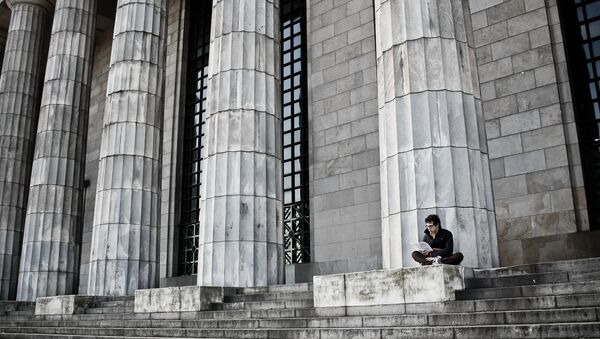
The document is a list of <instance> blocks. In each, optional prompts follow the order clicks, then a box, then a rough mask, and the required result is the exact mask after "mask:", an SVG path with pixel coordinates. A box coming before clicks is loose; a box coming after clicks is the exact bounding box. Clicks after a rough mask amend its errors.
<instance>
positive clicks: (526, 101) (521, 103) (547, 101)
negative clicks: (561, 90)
mask: <svg viewBox="0 0 600 339" xmlns="http://www.w3.org/2000/svg"><path fill="white" fill-rule="evenodd" d="M558 102H559V97H558V88H557V86H556V85H554V84H552V85H548V86H544V87H538V88H536V89H532V90H529V91H526V92H522V93H519V94H517V107H518V108H519V111H521V112H523V111H528V110H531V109H534V108H539V107H544V106H550V105H552V104H556V103H558Z"/></svg>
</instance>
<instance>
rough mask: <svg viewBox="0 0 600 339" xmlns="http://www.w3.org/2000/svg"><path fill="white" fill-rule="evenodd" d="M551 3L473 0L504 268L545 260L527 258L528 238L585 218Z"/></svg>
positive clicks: (570, 227)
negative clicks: (578, 194)
mask: <svg viewBox="0 0 600 339" xmlns="http://www.w3.org/2000/svg"><path fill="white" fill-rule="evenodd" d="M552 2H553V1H549V3H548V5H549V6H547V4H546V3H545V1H544V0H505V1H502V0H471V1H470V3H471V13H472V22H473V29H474V38H475V46H476V54H477V62H478V67H479V77H480V82H481V93H482V100H483V110H484V117H485V121H486V124H485V127H486V133H487V138H488V146H489V158H490V168H491V176H492V183H493V190H494V200H495V206H496V216H497V221H498V242H499V252H500V260H501V265H511V264H519V263H522V262H527V261H530V260H535V261H543V260H547V259H548V258H544V257H543V256H542V257H537V258H535V259H533V258H531V255H530V254H529V253H528V252H529V251H532V250H534V251H535V250H536V249H535V248H532V246H530V245H531V244H533V243H531V241H530V240H533V239H540V238H543V237H547V236H552V235H557V234H568V233H574V232H577V230H578V227H577V220H579V224H580V225H581V224H585V223H586V221H584V220H583V219H584V218H582V216H583V215H585V213H581V211H578V209H576V207H575V201H578V202H579V201H581V200H580V199H577V200H576V199H574V196H575V197H577V194H575V195H574V191H575V192H576V193H577V192H580V191H581V188H580V187H581V185H582V183H581V179H580V177H581V175H580V174H577V173H580V169H579V167H578V165H577V164H578V160H575V159H577V158H578V155H577V154H576V153H577V146H576V134H575V133H574V126H573V114H572V109H571V108H570V98H569V97H570V95H569V94H568V93H569V92H568V83H567V82H566V81H567V80H566V70H565V67H564V60H565V59H564V51H563V50H562V44H561V43H560V40H559V39H560V34H561V33H560V27H558V26H557V25H556V23H557V20H558V19H557V17H558V16H557V13H556V7H555V5H552V4H551V3H552ZM551 37H552V38H551ZM557 70H558V73H557ZM578 171H579V172H578ZM578 208H579V209H581V204H580V203H578ZM580 227H581V226H580ZM528 244H530V245H528ZM560 251H561V249H560V248H554V249H553V252H560ZM527 258H530V259H527Z"/></svg>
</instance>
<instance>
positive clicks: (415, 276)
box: [313, 265, 472, 307]
mask: <svg viewBox="0 0 600 339" xmlns="http://www.w3.org/2000/svg"><path fill="white" fill-rule="evenodd" d="M465 275H466V276H467V277H469V276H470V275H472V269H470V268H465V267H462V266H451V265H433V266H424V267H409V268H399V269H386V270H376V271H367V272H355V273H345V274H335V275H326V276H315V277H314V279H313V282H314V304H315V307H339V306H375V305H392V304H408V303H425V302H438V301H449V300H455V297H454V291H457V290H463V289H464V288H465Z"/></svg>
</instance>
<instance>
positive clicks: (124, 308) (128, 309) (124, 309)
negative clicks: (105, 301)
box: [85, 305, 133, 314]
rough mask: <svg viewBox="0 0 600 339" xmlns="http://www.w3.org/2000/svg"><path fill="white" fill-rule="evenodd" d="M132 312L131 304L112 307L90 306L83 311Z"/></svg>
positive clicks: (102, 312)
mask: <svg viewBox="0 0 600 339" xmlns="http://www.w3.org/2000/svg"><path fill="white" fill-rule="evenodd" d="M131 312H133V305H131V306H114V307H91V308H86V309H85V313H87V314H115V313H131Z"/></svg>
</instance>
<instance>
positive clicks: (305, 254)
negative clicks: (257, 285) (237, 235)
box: [281, 0, 310, 264]
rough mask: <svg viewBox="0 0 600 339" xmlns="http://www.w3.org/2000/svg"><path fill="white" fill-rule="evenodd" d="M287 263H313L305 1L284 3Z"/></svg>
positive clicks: (283, 88)
mask: <svg viewBox="0 0 600 339" xmlns="http://www.w3.org/2000/svg"><path fill="white" fill-rule="evenodd" d="M281 23H282V25H281V58H282V59H281V61H282V62H281V77H282V81H281V94H282V104H283V107H282V136H283V143H282V146H283V147H282V148H283V156H282V159H283V204H284V206H283V218H284V220H283V224H284V235H283V238H284V247H285V263H286V264H295V263H307V262H310V211H309V200H308V116H307V115H308V112H307V105H308V102H307V81H306V77H307V75H306V24H305V23H306V7H305V0H282V1H281Z"/></svg>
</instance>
